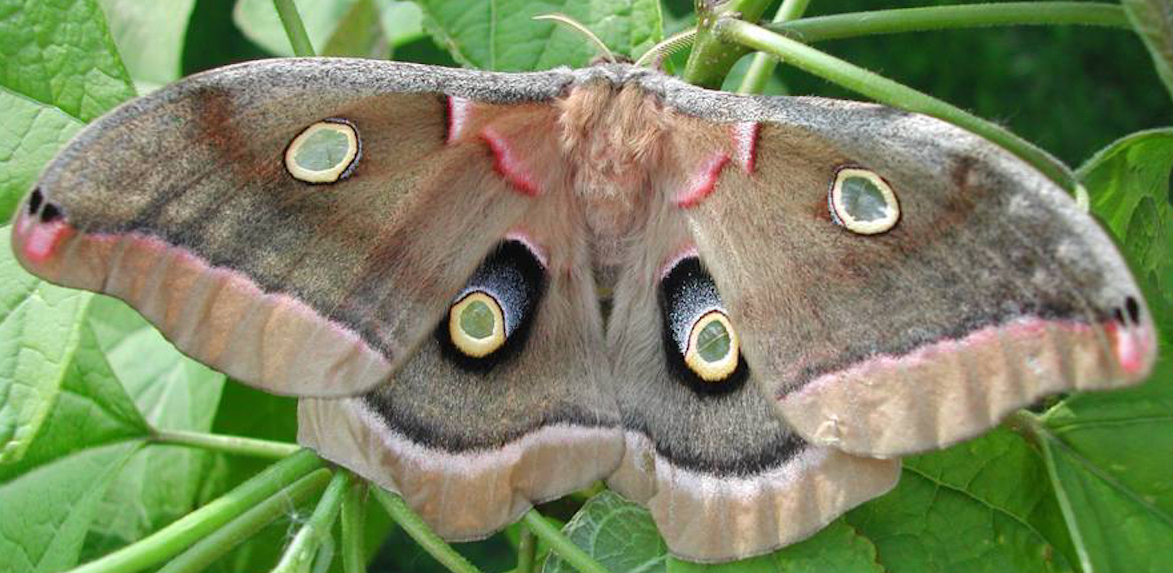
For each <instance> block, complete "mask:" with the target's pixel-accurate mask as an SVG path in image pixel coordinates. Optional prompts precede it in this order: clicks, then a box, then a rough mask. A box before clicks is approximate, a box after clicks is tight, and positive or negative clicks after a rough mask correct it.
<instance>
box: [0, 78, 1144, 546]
mask: <svg viewBox="0 0 1173 573" xmlns="http://www.w3.org/2000/svg"><path fill="white" fill-rule="evenodd" d="M13 232H14V242H13V245H14V249H15V252H16V256H17V257H18V258H19V260H20V262H21V263H22V264H23V265H24V266H25V267H26V268H27V269H29V270H30V271H32V272H34V273H36V274H37V275H40V276H41V277H44V278H45V279H47V280H49V281H52V282H55V283H58V284H62V285H67V286H72V287H78V288H84V289H89V290H94V291H99V292H104V293H108V294H111V295H114V296H116V297H119V298H121V299H123V300H125V301H127V302H129V303H130V304H131V305H133V306H134V307H135V308H137V309H138V310H139V311H140V312H141V313H142V314H143V315H145V316H146V317H147V318H148V319H149V320H150V321H151V322H152V323H153V324H155V325H156V326H157V327H158V328H159V329H160V330H161V331H162V332H163V333H165V335H166V336H167V337H169V338H170V340H172V341H173V342H174V343H175V345H176V346H178V347H179V348H180V349H181V350H183V351H184V352H185V353H187V354H189V355H190V356H192V357H194V358H196V359H197V360H200V361H202V362H204V363H207V364H208V365H210V366H212V367H214V368H217V369H219V370H222V371H224V372H225V373H227V374H229V375H231V376H233V377H235V378H237V379H239V380H241V381H243V382H245V383H248V384H251V385H254V386H256V387H259V388H263V389H265V390H268V391H271V392H276V393H279V394H286V395H293V396H299V397H300V398H301V400H300V403H299V426H300V429H299V436H298V439H299V441H300V443H302V444H304V445H305V446H308V447H310V448H313V449H315V450H317V451H318V452H319V453H320V454H321V455H322V456H323V457H325V458H327V459H329V460H332V461H334V462H336V463H338V464H340V465H342V466H345V467H347V468H350V469H352V470H354V471H355V472H357V473H358V474H360V475H362V476H364V477H366V478H368V479H370V480H371V481H373V482H375V483H377V484H379V485H381V486H383V487H386V488H389V489H392V490H395V491H397V492H399V493H400V494H402V495H403V497H404V498H405V499H406V500H407V503H408V504H409V505H410V506H411V507H413V508H414V509H415V510H416V511H418V512H419V513H420V514H421V515H422V516H423V518H424V519H425V520H426V521H427V522H428V523H429V524H430V525H431V526H432V527H433V528H434V529H435V530H436V531H437V532H438V533H439V534H440V535H441V536H443V537H445V538H447V539H449V540H471V539H477V538H481V537H484V536H486V535H488V534H490V533H492V532H494V531H496V530H499V529H501V528H502V527H504V526H506V525H507V524H509V523H511V522H513V521H515V520H517V519H518V518H519V516H520V515H521V514H522V513H523V512H524V511H526V510H527V509H528V508H529V507H531V506H532V505H533V504H535V503H538V502H542V501H545V500H550V499H553V498H557V497H559V496H562V495H564V494H566V493H568V492H571V491H574V490H577V489H580V488H583V487H584V486H587V485H588V484H590V483H592V482H594V481H596V480H600V479H605V480H606V483H607V484H608V485H609V486H610V487H611V488H613V489H615V490H616V491H618V492H619V493H621V494H622V495H624V496H627V497H628V498H630V499H633V500H636V501H638V502H641V503H643V504H645V505H646V506H647V507H648V508H649V509H650V511H651V513H652V516H653V517H654V519H655V521H656V524H657V526H658V527H659V530H660V533H661V534H662V535H663V537H664V539H665V540H666V542H667V545H668V547H669V549H670V550H671V551H672V552H673V553H674V554H676V555H678V556H680V557H683V558H686V559H690V560H694V561H704V562H713V561H726V560H731V559H737V558H743V557H747V556H751V555H755V554H759V553H763V552H766V551H770V550H772V549H775V548H777V547H780V546H783V545H786V544H790V543H793V542H795V541H798V540H800V539H803V538H805V537H807V536H809V535H811V534H813V533H814V532H816V531H817V530H819V529H820V528H821V527H823V526H824V525H826V524H827V523H828V522H830V521H831V520H833V519H834V518H835V517H837V516H838V515H840V514H842V513H843V512H844V511H846V510H848V509H849V508H851V507H853V506H855V505H857V504H860V503H862V502H864V501H866V500H868V499H871V498H873V497H876V496H878V495H880V494H882V493H884V492H886V491H888V490H889V489H890V488H892V487H893V486H894V484H895V483H896V481H897V478H898V475H899V467H900V462H899V458H900V456H903V455H906V454H911V453H915V452H921V451H925V450H930V449H934V448H941V447H944V446H947V445H950V444H953V443H956V442H958V441H960V440H964V439H966V438H969V437H972V436H974V435H977V434H979V433H981V432H982V431H984V430H986V429H987V428H989V427H991V426H992V425H994V424H996V423H998V421H999V420H1000V419H1001V418H1003V417H1004V416H1005V415H1006V414H1007V413H1009V412H1011V411H1012V410H1014V409H1016V408H1020V407H1023V406H1025V405H1028V404H1030V403H1031V402H1032V401H1034V400H1036V399H1038V398H1039V397H1041V396H1044V395H1047V394H1051V393H1055V392H1063V391H1069V390H1088V389H1100V388H1115V387H1119V386H1123V385H1128V384H1133V383H1136V382H1139V381H1140V380H1142V379H1144V378H1145V376H1146V375H1147V374H1148V372H1149V370H1150V368H1151V366H1152V364H1153V362H1154V359H1155V354H1156V343H1155V334H1154V327H1153V322H1152V319H1151V318H1150V316H1149V312H1148V310H1147V308H1146V306H1145V302H1144V300H1143V298H1142V296H1141V294H1140V291H1139V290H1138V288H1137V286H1136V284H1135V283H1134V281H1133V279H1132V277H1131V276H1130V274H1129V271H1128V268H1127V267H1126V265H1125V263H1124V261H1123V260H1122V258H1121V256H1120V254H1119V252H1118V251H1117V249H1116V248H1115V247H1114V245H1113V244H1112V242H1111V240H1110V239H1109V238H1108V237H1107V236H1106V235H1105V233H1104V232H1103V231H1102V230H1101V229H1100V228H1099V227H1098V226H1097V224H1096V223H1095V222H1094V221H1093V220H1092V219H1091V218H1090V217H1089V216H1088V215H1087V214H1085V213H1084V212H1083V211H1082V210H1081V209H1080V208H1079V207H1077V205H1076V204H1075V203H1074V202H1073V201H1072V200H1071V199H1069V197H1068V196H1067V195H1066V194H1065V193H1064V192H1063V191H1062V190H1061V189H1060V188H1059V187H1058V186H1056V185H1055V184H1054V183H1052V182H1051V181H1050V180H1048V179H1047V178H1045V177H1044V176H1043V175H1041V174H1040V173H1039V172H1038V171H1036V170H1035V169H1033V168H1032V167H1030V166H1028V165H1027V164H1026V163H1024V162H1023V161H1021V160H1019V159H1017V158H1015V157H1013V156H1012V155H1010V154H1009V153H1007V152H1006V151H1003V150H1002V149H1000V148H998V147H996V146H994V145H992V144H990V143H988V142H986V141H984V140H982V139H980V138H978V137H976V136H974V135H971V134H969V133H967V132H964V131H962V130H960V129H958V128H956V127H953V126H950V125H948V124H946V123H944V122H941V121H938V120H935V119H932V118H929V117H926V116H922V115H917V114H913V113H907V112H903V111H899V110H895V109H892V108H888V107H884V106H880V105H873V104H864V103H854V102H847V101H835V100H828V99H820V98H813V97H754V96H741V95H733V94H729V93H721V92H715V91H708V90H704V89H701V88H698V87H694V86H691V85H688V84H685V83H683V82H681V81H679V80H677V79H674V78H672V77H668V76H666V75H663V74H661V73H659V72H657V71H654V70H651V69H647V68H641V67H635V66H631V65H626V64H599V65H595V66H592V67H588V68H584V69H575V70H571V69H565V68H563V69H555V70H552V71H547V72H537V73H516V74H506V73H490V72H481V71H471V70H455V69H446V68H440V67H429V66H422V65H413V64H406V63H391V62H376V61H365V60H350V59H326V58H321V59H313V58H310V59H282V60H270V61H260V62H252V63H246V64H240V65H235V66H230V67H226V68H222V69H219V70H215V71H211V72H207V73H203V74H200V75H197V76H193V77H190V78H187V79H184V80H183V81H180V82H179V83H177V84H174V85H172V86H169V87H167V88H165V89H162V90H160V91H158V92H155V93H153V94H150V95H148V96H146V97H143V98H140V99H137V100H134V101H132V102H130V103H127V104H125V105H124V106H122V107H121V108H119V109H117V110H115V111H113V112H111V113H110V114H108V115H106V116H105V117H103V118H101V119H100V120H98V121H96V122H95V123H93V124H92V125H90V126H89V127H88V128H86V129H85V130H84V131H83V132H82V133H81V134H80V135H79V136H78V137H77V138H76V139H75V140H74V141H73V142H72V143H71V144H70V145H69V146H68V147H67V148H66V149H65V150H64V151H62V152H61V154H60V155H59V156H58V157H57V158H56V160H55V161H53V162H52V164H51V165H50V166H49V167H48V168H47V169H46V170H45V172H44V174H43V176H42V177H41V179H40V180H39V182H38V183H37V184H36V186H35V188H34V189H32V190H31V191H30V193H29V195H28V196H27V198H26V199H25V200H24V202H23V204H22V206H21V209H20V212H19V215H18V216H17V217H16V220H15V224H14V231H13ZM600 293H602V294H600Z"/></svg>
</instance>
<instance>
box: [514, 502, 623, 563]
mask: <svg viewBox="0 0 1173 573" xmlns="http://www.w3.org/2000/svg"><path fill="white" fill-rule="evenodd" d="M522 519H524V520H525V524H526V525H527V526H528V527H529V529H530V530H532V531H533V533H534V535H536V536H538V537H540V538H541V539H542V541H545V542H546V544H547V545H549V546H550V550H551V551H553V552H554V553H557V554H558V556H559V557H561V558H562V559H564V560H565V561H566V562H567V563H569V564H570V566H571V567H574V568H575V569H577V570H579V571H580V572H581V573H609V572H608V571H607V568H606V567H603V566H602V565H601V564H599V562H598V561H595V560H594V558H592V557H591V556H590V555H587V554H586V551H583V550H582V549H580V548H579V547H578V546H577V545H575V544H574V542H572V541H571V540H570V538H568V537H566V536H565V535H562V532H561V531H558V528H556V527H554V526H553V525H550V522H549V521H546V518H544V517H542V514H540V513H538V510H536V509H531V510H529V511H527V512H526V514H525V517H523V518H522Z"/></svg>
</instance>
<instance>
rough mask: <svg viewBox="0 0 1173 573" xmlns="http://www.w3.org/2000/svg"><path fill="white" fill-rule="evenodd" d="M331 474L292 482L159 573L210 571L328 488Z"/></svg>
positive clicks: (315, 474) (319, 473)
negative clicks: (243, 544) (262, 530)
mask: <svg viewBox="0 0 1173 573" xmlns="http://www.w3.org/2000/svg"><path fill="white" fill-rule="evenodd" d="M329 479H330V470H327V469H324V468H323V469H320V470H316V471H314V472H313V473H311V474H309V475H307V476H305V477H303V478H301V479H299V480H297V481H295V482H293V484H292V485H290V486H289V487H287V488H285V489H283V490H281V491H279V492H277V493H275V494H273V495H272V496H269V498H268V499H266V500H265V501H262V502H261V503H260V504H258V505H255V506H253V507H252V509H249V510H248V511H246V512H245V513H244V514H242V515H241V516H240V517H238V518H236V519H233V520H232V521H230V522H229V523H228V524H227V525H225V526H224V527H221V528H220V529H217V530H216V532H215V533H212V534H211V535H209V536H207V537H205V538H203V539H201V540H200V541H199V542H198V543H196V544H195V545H193V546H192V547H191V549H188V550H187V551H184V552H183V553H182V554H180V555H179V557H176V558H175V559H173V560H171V562H170V563H168V564H167V566H166V567H164V568H162V569H160V570H159V573H198V572H199V571H203V570H205V569H207V568H208V566H209V565H211V564H212V563H213V562H214V561H216V560H217V559H219V558H220V557H223V556H224V555H225V554H226V553H228V552H229V551H231V550H232V549H233V548H235V547H236V546H237V545H238V544H240V543H241V542H242V541H244V540H246V539H248V538H250V537H252V536H253V535H256V533H257V532H258V531H260V530H261V529H262V528H264V527H265V526H266V525H269V524H270V523H272V522H273V520H275V519H277V518H278V517H281V516H282V515H284V514H285V513H286V512H287V511H289V509H290V508H291V507H296V506H298V505H300V504H301V503H304V502H305V501H306V500H307V499H309V498H310V497H311V496H313V495H314V494H316V493H318V492H319V491H321V490H322V488H323V487H325V485H326V482H327V481H328V480H329Z"/></svg>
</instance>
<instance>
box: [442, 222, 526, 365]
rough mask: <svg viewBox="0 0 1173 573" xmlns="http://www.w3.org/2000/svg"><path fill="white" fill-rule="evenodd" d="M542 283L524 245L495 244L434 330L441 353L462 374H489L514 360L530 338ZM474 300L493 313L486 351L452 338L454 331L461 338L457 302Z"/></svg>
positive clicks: (466, 341) (513, 241)
mask: <svg viewBox="0 0 1173 573" xmlns="http://www.w3.org/2000/svg"><path fill="white" fill-rule="evenodd" d="M546 282H547V277H546V269H545V267H544V266H543V265H542V261H541V259H539V258H538V256H537V255H536V254H535V253H534V252H533V251H531V250H530V248H529V247H528V246H526V244H525V243H523V242H521V241H515V240H509V239H507V240H505V241H504V242H502V243H501V244H499V245H497V247H496V248H495V249H493V251H491V252H490V253H489V255H488V256H487V257H486V258H485V260H484V261H483V262H482V263H481V266H480V267H479V268H478V269H477V270H476V272H475V273H473V275H472V276H471V277H470V278H469V280H468V283H467V284H466V285H465V287H464V289H463V290H462V291H461V292H460V293H458V295H457V296H456V299H455V300H453V302H452V306H451V307H449V311H448V313H446V314H445V316H444V319H443V320H441V321H440V324H439V325H438V326H437V327H436V334H435V337H436V340H437V341H438V342H439V343H440V353H441V355H443V356H444V357H445V358H446V359H448V360H449V361H450V362H451V363H452V364H454V365H456V366H457V367H458V368H460V369H462V370H465V371H468V372H478V373H486V372H489V371H490V370H492V369H493V368H494V367H496V366H497V365H498V364H502V363H504V362H507V361H509V360H512V359H513V358H515V357H516V356H518V355H519V354H520V353H521V352H522V350H524V348H525V343H526V340H527V339H528V338H529V334H530V330H531V327H532V326H533V322H534V317H535V316H536V315H537V312H538V307H539V303H540V302H541V300H542V296H543V295H544V294H545V290H546ZM478 293H479V294H478ZM472 299H478V300H480V302H481V303H482V304H483V306H484V307H485V308H484V309H488V310H491V311H495V312H491V314H492V316H493V318H492V321H491V322H492V325H493V327H494V332H493V333H492V335H491V336H490V337H489V338H491V341H490V342H492V344H490V345H487V347H480V348H478V346H480V345H478V344H470V343H471V342H473V341H471V340H453V333H454V332H456V333H457V334H458V335H459V334H460V332H459V328H454V326H456V327H459V326H460V324H459V321H460V318H461V314H462V312H461V310H463V309H462V308H461V304H462V303H464V302H468V301H470V300H472ZM484 309H482V310H484ZM453 310H456V312H455V313H454V312H453ZM454 321H455V323H454ZM497 329H500V330H499V331H497Z"/></svg>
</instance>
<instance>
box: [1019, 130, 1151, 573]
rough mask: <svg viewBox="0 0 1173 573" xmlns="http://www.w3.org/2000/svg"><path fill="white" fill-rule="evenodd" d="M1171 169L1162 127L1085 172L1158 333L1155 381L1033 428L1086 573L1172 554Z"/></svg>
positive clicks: (1072, 406)
mask: <svg viewBox="0 0 1173 573" xmlns="http://www.w3.org/2000/svg"><path fill="white" fill-rule="evenodd" d="M1171 168H1173V130H1170V129H1162V130H1153V131H1146V132H1140V133H1136V134H1133V135H1130V136H1128V137H1125V138H1123V139H1120V140H1118V141H1116V142H1115V143H1113V144H1111V145H1109V146H1108V147H1107V148H1105V149H1104V150H1103V151H1101V152H1099V153H1097V154H1096V156H1095V157H1093V158H1092V159H1091V160H1090V161H1089V162H1088V163H1087V164H1086V165H1084V166H1083V167H1081V168H1080V170H1079V175H1080V177H1081V179H1082V180H1083V182H1084V185H1085V186H1086V187H1087V188H1088V192H1089V194H1090V197H1091V206H1092V210H1093V212H1094V213H1095V214H1096V215H1097V216H1099V217H1100V218H1101V219H1102V220H1104V221H1105V222H1106V224H1107V225H1108V227H1109V229H1111V230H1112V232H1113V233H1114V234H1115V235H1116V236H1117V238H1118V239H1119V240H1121V242H1122V244H1123V252H1124V255H1125V257H1126V258H1127V259H1128V261H1129V263H1130V265H1131V266H1132V268H1133V270H1134V272H1135V273H1136V275H1137V280H1138V282H1139V283H1140V284H1141V287H1142V289H1143V290H1144V291H1145V295H1146V300H1147V301H1148V303H1149V308H1150V310H1151V311H1152V314H1153V317H1154V319H1155V320H1156V321H1157V328H1158V331H1160V333H1161V341H1160V342H1161V348H1160V355H1159V360H1158V362H1157V366H1156V368H1155V370H1154V372H1153V375H1152V377H1151V378H1150V380H1149V382H1147V383H1146V384H1144V385H1143V386H1140V387H1138V388H1131V389H1128V390H1122V391H1115V392H1104V393H1088V394H1078V395H1075V396H1072V397H1070V398H1067V399H1066V400H1063V401H1062V402H1060V403H1059V404H1057V405H1055V406H1054V407H1053V408H1051V409H1050V410H1049V411H1047V413H1046V414H1045V415H1044V416H1042V417H1041V419H1039V420H1037V421H1034V422H1033V423H1032V425H1031V429H1033V430H1034V432H1035V433H1036V434H1037V437H1038V438H1037V439H1038V441H1039V442H1040V444H1041V445H1042V447H1043V451H1044V454H1045V455H1046V460H1047V463H1048V470H1049V471H1050V473H1051V478H1052V480H1053V481H1054V482H1055V490H1056V494H1057V496H1058V499H1059V502H1060V504H1061V506H1062V508H1063V513H1064V518H1065V519H1066V521H1067V525H1068V527H1069V529H1070V530H1071V536H1072V538H1073V541H1074V543H1075V546H1076V549H1077V551H1078V553H1079V558H1080V561H1081V563H1082V565H1083V570H1084V572H1085V573H1092V572H1100V571H1130V572H1131V571H1139V572H1143V571H1154V572H1155V571H1164V570H1167V569H1168V556H1169V555H1173V472H1170V471H1169V468H1170V467H1173V344H1171V343H1170V334H1171V333H1173V313H1171V312H1170V311H1171V310H1173V299H1171V297H1173V266H1171V265H1173V229H1170V221H1171V220H1173V219H1171V217H1173V195H1171V194H1170V190H1169V189H1170V187H1169V182H1170V181H1169V174H1170V169H1171ZM1109 524H1110V525H1109Z"/></svg>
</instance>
